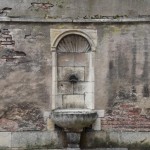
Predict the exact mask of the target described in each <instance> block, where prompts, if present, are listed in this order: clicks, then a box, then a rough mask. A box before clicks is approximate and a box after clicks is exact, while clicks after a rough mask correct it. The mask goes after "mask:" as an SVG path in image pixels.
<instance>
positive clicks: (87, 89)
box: [74, 82, 94, 94]
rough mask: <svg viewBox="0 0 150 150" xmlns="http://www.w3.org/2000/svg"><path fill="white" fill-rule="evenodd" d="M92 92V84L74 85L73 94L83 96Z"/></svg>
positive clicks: (78, 83) (80, 83)
mask: <svg viewBox="0 0 150 150" xmlns="http://www.w3.org/2000/svg"><path fill="white" fill-rule="evenodd" d="M92 92H94V82H77V83H76V84H74V93H75V94H84V93H92Z"/></svg>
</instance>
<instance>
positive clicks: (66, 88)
mask: <svg viewBox="0 0 150 150" xmlns="http://www.w3.org/2000/svg"><path fill="white" fill-rule="evenodd" d="M58 94H73V84H71V83H70V82H58Z"/></svg>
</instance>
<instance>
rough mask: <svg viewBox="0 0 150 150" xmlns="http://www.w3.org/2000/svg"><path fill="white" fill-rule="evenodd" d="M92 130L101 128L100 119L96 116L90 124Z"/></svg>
mask: <svg viewBox="0 0 150 150" xmlns="http://www.w3.org/2000/svg"><path fill="white" fill-rule="evenodd" d="M92 128H93V130H95V131H100V130H101V119H100V118H97V119H96V121H95V122H94V124H93V125H92Z"/></svg>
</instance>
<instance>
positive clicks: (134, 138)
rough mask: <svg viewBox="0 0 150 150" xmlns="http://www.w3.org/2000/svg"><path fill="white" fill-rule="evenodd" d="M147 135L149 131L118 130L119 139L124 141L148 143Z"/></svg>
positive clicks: (149, 138)
mask: <svg viewBox="0 0 150 150" xmlns="http://www.w3.org/2000/svg"><path fill="white" fill-rule="evenodd" d="M149 135H150V133H149V132H120V139H121V142H124V143H150V136H149Z"/></svg>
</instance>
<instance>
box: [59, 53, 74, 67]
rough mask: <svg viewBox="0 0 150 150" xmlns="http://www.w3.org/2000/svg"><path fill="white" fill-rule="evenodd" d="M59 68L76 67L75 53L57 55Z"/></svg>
mask: <svg viewBox="0 0 150 150" xmlns="http://www.w3.org/2000/svg"><path fill="white" fill-rule="evenodd" d="M57 60H58V61H57V62H58V66H64V67H74V54H73V53H58V54H57Z"/></svg>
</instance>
